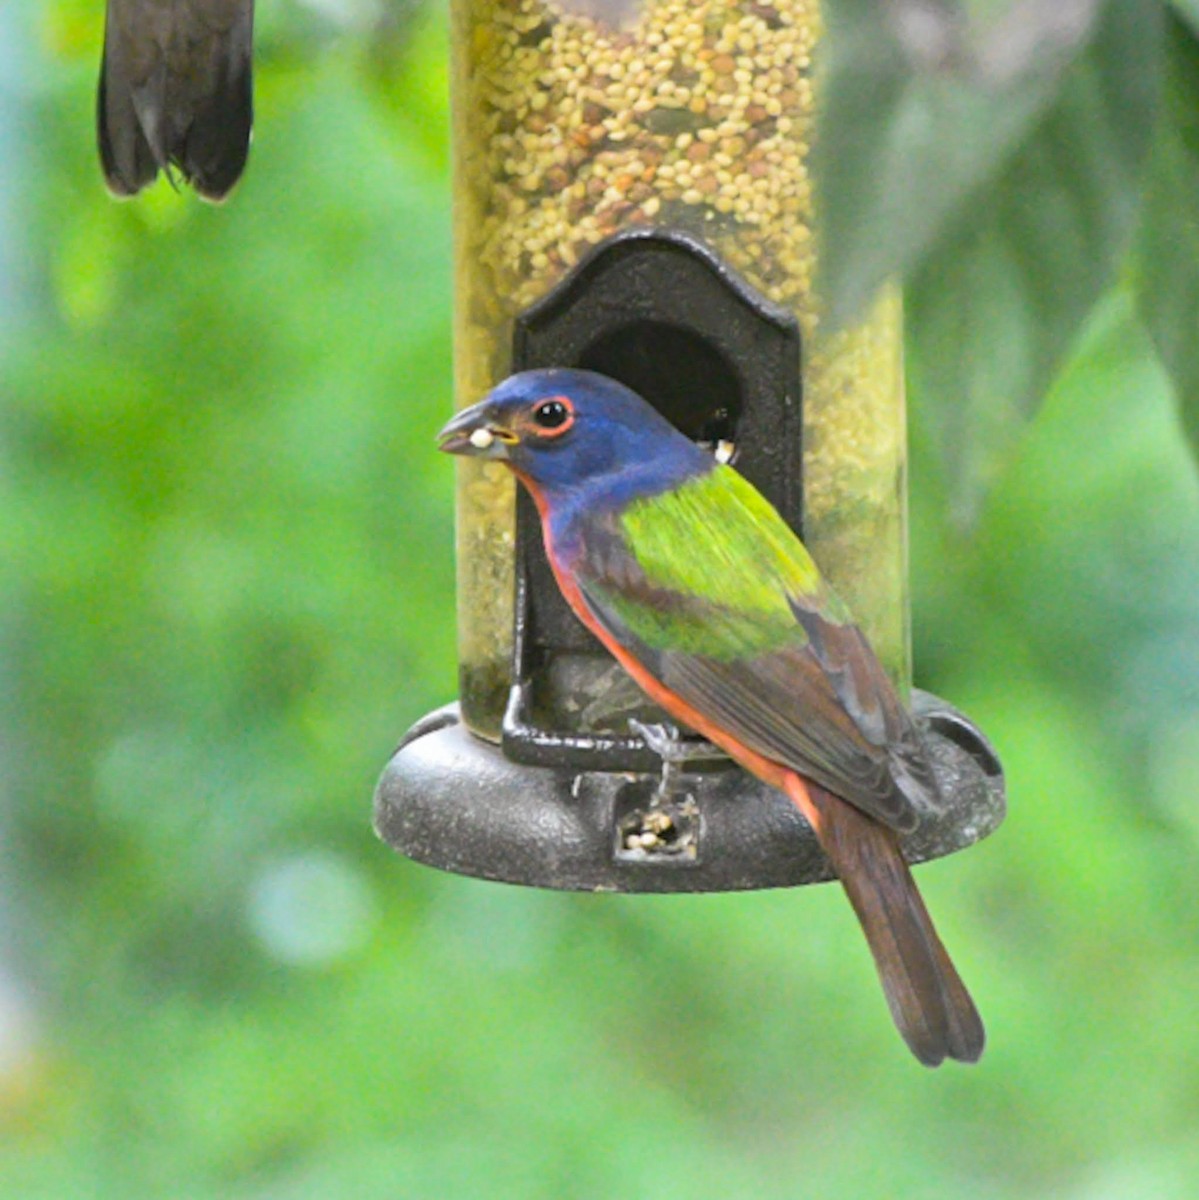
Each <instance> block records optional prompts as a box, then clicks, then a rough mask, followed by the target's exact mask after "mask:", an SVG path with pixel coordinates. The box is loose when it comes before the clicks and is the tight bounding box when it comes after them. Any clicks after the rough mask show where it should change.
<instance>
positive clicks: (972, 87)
mask: <svg viewBox="0 0 1199 1200" xmlns="http://www.w3.org/2000/svg"><path fill="white" fill-rule="evenodd" d="M971 7H972V8H973V9H974V10H979V9H980V7H981V8H982V9H983V10H984V11H983V12H976V14H975V18H974V19H968V17H967V14H966V12H965V10H964V9H963V7H962V6H960V5H957V4H951V3H947V2H944V0H890V2H887V0H840V2H839V3H836V4H832V5H830V8H829V40H828V48H829V49H828V60H827V63H826V74H825V78H824V80H823V81H822V88H823V93H822V94H823V109H822V115H821V125H820V134H819V138H818V140H817V149H816V154H817V160H816V174H817V178H818V179H819V181H820V194H821V205H822V221H823V237H824V245H823V260H822V264H821V271H822V284H821V286H822V290H823V293H824V297H825V301H826V303H827V305H828V308H829V310H830V312H831V314H832V319H833V320H834V321H835V322H837V323H842V322H844V321H847V320H849V319H851V318H852V317H853V316H854V314H856V313H858V312H860V311H861V310H862V309H863V308H864V307H865V305H866V303H867V301H868V300H869V299H870V297H871V296H872V295H873V293H874V291H875V290H876V289H877V288H878V287H879V285H880V284H882V283H883V282H884V281H885V280H887V279H889V278H892V277H893V276H895V275H899V274H906V273H907V272H908V271H909V270H910V269H912V268H913V267H914V266H916V265H917V264H918V263H919V262H920V261H921V258H922V256H923V255H924V254H925V253H926V252H927V251H928V250H929V248H930V247H931V246H932V245H933V244H934V242H936V240H937V239H938V237H939V236H940V235H941V233H942V232H943V230H944V228H945V226H946V223H947V222H949V221H951V220H952V218H953V217H955V216H956V215H958V214H960V213H961V212H962V210H963V208H964V206H966V205H967V203H968V202H970V201H972V200H973V199H974V198H975V196H976V194H977V193H978V191H979V189H980V188H981V187H982V186H983V185H985V184H986V182H987V181H988V180H989V179H992V178H994V177H995V175H996V174H997V173H998V172H999V170H1000V169H1001V167H1002V165H1003V163H1004V162H1005V161H1006V160H1007V159H1008V158H1009V156H1010V155H1011V154H1012V152H1013V151H1014V150H1015V148H1016V146H1017V145H1018V143H1019V141H1020V139H1021V138H1022V137H1023V136H1024V134H1025V133H1026V132H1027V131H1028V129H1029V128H1030V126H1031V125H1032V124H1033V122H1034V121H1035V120H1036V118H1037V117H1038V116H1039V115H1040V114H1041V113H1042V112H1043V111H1044V110H1045V108H1046V107H1047V106H1048V105H1049V104H1050V103H1051V102H1052V101H1053V99H1054V97H1055V95H1056V93H1057V91H1058V87H1059V84H1060V82H1061V78H1062V74H1063V72H1064V71H1065V69H1066V68H1067V67H1068V66H1069V64H1070V63H1071V61H1072V60H1073V59H1074V58H1075V57H1076V55H1077V54H1078V53H1079V52H1080V50H1081V48H1082V47H1083V46H1084V45H1085V43H1086V40H1087V37H1088V35H1089V34H1090V33H1091V32H1092V30H1093V28H1094V26H1095V23H1096V22H1095V17H1096V12H1097V9H1098V8H1099V4H1098V2H1097V0H1015V2H1013V3H1008V4H1006V5H1003V6H1001V10H1000V11H999V12H998V13H996V12H995V9H996V4H995V3H994V2H992V3H989V4H985V5H980V4H978V3H975V4H973V5H972V6H971ZM1134 7H1135V6H1134ZM984 16H987V17H989V18H990V19H989V20H986V21H984V20H983V19H982V18H983V17H984Z"/></svg>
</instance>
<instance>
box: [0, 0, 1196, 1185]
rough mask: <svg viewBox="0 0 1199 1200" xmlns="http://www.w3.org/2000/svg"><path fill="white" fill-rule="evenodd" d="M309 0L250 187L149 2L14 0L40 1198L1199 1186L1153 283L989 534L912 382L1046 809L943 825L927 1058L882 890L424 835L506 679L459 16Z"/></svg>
mask: <svg viewBox="0 0 1199 1200" xmlns="http://www.w3.org/2000/svg"><path fill="white" fill-rule="evenodd" d="M264 7H265V11H262V12H261V13H260V20H259V40H258V47H259V63H260V70H259V73H258V121H257V130H258V133H257V141H256V144H255V147H254V150H253V153H252V156H251V163H250V169H249V171H248V174H247V177H246V179H245V181H244V183H243V185H242V187H241V189H240V191H239V192H238V193H237V195H236V197H235V198H234V200H233V201H232V202H231V203H230V204H229V205H228V206H227V207H225V208H224V209H221V210H216V209H212V208H209V207H205V206H204V205H202V204H200V203H198V202H196V201H195V200H194V199H193V198H192V197H191V196H188V195H178V194H175V193H174V192H172V191H171V190H170V189H169V187H166V186H163V185H159V186H158V187H157V188H156V189H155V190H153V191H152V192H151V193H150V194H149V195H147V196H146V197H144V198H142V199H141V200H139V201H138V202H136V203H130V204H124V205H118V204H115V203H113V202H111V201H109V200H108V198H107V197H106V196H105V194H104V192H103V189H102V186H101V183H100V177H99V172H98V168H97V164H96V161H95V155H94V148H93V143H92V104H93V89H94V84H95V72H96V65H97V61H98V57H99V47H100V30H101V16H102V12H101V10H102V5H101V4H99V3H98V2H93V0H56V2H54V3H42V4H38V3H34V0H22V2H19V3H12V2H10V3H9V4H7V5H5V6H4V7H3V8H0V306H2V311H0V355H2V358H0V405H2V407H0V514H2V515H0V704H2V705H3V707H2V710H0V755H2V759H0V1195H3V1196H5V1197H13V1198H14V1200H18V1198H19V1200H43V1198H45V1200H75V1198H81V1200H84V1198H91V1197H95V1198H97V1200H101V1198H103V1200H108V1198H110V1197H111V1198H118V1197H119V1198H121V1200H131V1198H134V1200H141V1198H158V1197H162V1198H171V1200H182V1198H191V1197H196V1198H205V1200H217V1198H220V1200H225V1198H234V1200H242V1198H245V1200H251V1198H253V1200H259V1198H262V1200H266V1198H268V1197H269V1198H270V1200H301V1198H303V1200H309V1198H312V1200H316V1198H322V1200H323V1198H329V1200H336V1198H341V1197H346V1198H355V1200H357V1198H359V1197H487V1198H490V1197H497V1198H500V1197H514V1198H520V1200H537V1198H541V1197H544V1198H546V1200H567V1198H575V1197H577V1198H579V1200H605V1198H608V1197H613V1198H615V1197H646V1198H649V1200H667V1198H673V1197H680V1198H683V1197H686V1198H689V1200H691V1198H701V1200H702V1198H707V1197H729V1196H737V1197H739V1196H753V1197H763V1198H774V1197H778V1198H780V1200H781V1198H784V1197H800V1196H805V1197H806V1196H811V1197H828V1196H863V1197H872V1196H898V1195H902V1196H906V1197H915V1198H926V1197H927V1198H932V1197H946V1198H948V1197H954V1198H957V1197H961V1196H964V1195H969V1196H972V1197H983V1198H989V1197H996V1198H998V1197H1026V1196H1033V1195H1035V1196H1049V1195H1052V1196H1062V1197H1068V1198H1071V1200H1073V1198H1078V1200H1082V1198H1084V1197H1085V1198H1088V1200H1089V1198H1109V1197H1110V1198H1117V1197H1119V1198H1125V1197H1132V1196H1136V1197H1159V1196H1160V1197H1180V1198H1181V1197H1189V1196H1193V1195H1195V1188H1196V1184H1195V1180H1196V1179H1199V1136H1197V1127H1199V858H1197V855H1196V849H1197V846H1196V843H1197V840H1199V806H1197V804H1196V778H1197V777H1199V503H1197V501H1199V480H1197V477H1196V470H1195V466H1194V462H1193V460H1192V458H1191V457H1190V455H1189V453H1188V450H1187V447H1186V444H1185V442H1184V439H1183V436H1182V432H1181V426H1180V423H1179V419H1178V416H1177V414H1176V411H1175V403H1174V399H1173V395H1172V392H1171V389H1170V386H1169V383H1168V381H1167V379H1166V377H1165V375H1164V374H1163V373H1162V371H1161V368H1160V367H1159V366H1158V364H1157V360H1156V359H1155V357H1154V355H1153V353H1152V350H1151V349H1150V344H1149V342H1148V340H1147V337H1146V335H1145V334H1144V333H1143V332H1142V331H1141V327H1140V325H1139V324H1138V323H1137V321H1136V320H1135V318H1134V316H1133V305H1132V302H1131V300H1130V299H1129V296H1128V295H1127V294H1126V291H1125V289H1124V287H1123V286H1122V285H1120V284H1117V286H1115V287H1114V288H1113V289H1112V290H1111V291H1110V292H1109V293H1108V294H1107V295H1106V296H1105V298H1104V299H1103V300H1102V301H1101V302H1100V304H1099V305H1098V307H1097V308H1096V309H1095V311H1094V312H1093V313H1092V315H1091V316H1090V318H1089V321H1088V323H1087V325H1086V328H1085V330H1084V331H1083V333H1082V334H1081V336H1080V337H1079V339H1078V340H1077V342H1076V344H1075V345H1074V347H1073V349H1072V351H1071V353H1070V356H1069V361H1068V362H1067V364H1066V366H1065V368H1064V370H1063V371H1062V372H1061V374H1060V375H1059V376H1058V378H1057V380H1056V382H1055V383H1054V386H1053V388H1052V390H1051V392H1050V394H1049V396H1048V399H1047V400H1046V402H1045V404H1044V406H1043V408H1042V409H1041V411H1040V413H1039V414H1038V416H1037V417H1036V419H1035V421H1034V422H1033V423H1032V424H1031V426H1030V427H1029V428H1028V429H1027V431H1026V432H1025V433H1024V434H1023V436H1022V437H1021V438H1020V439H1019V441H1018V444H1017V446H1016V450H1015V454H1014V457H1013V459H1012V460H1011V463H1010V465H1009V466H1008V467H1007V469H1006V470H1005V471H1004V473H1003V475H1002V477H1001V478H1000V479H999V481H998V483H997V484H996V486H995V487H994V489H993V490H992V491H991V492H990V494H989V495H988V497H987V499H986V500H985V503H984V506H983V508H982V511H981V515H980V517H979V519H978V523H977V525H976V526H975V528H974V529H973V530H972V531H971V532H970V533H968V534H966V533H962V532H961V531H960V528H959V527H958V526H956V525H953V524H951V523H950V522H949V521H947V520H946V518H945V515H944V514H945V513H946V511H947V508H948V507H949V502H948V500H947V491H948V488H949V487H950V483H949V482H948V481H947V478H946V468H945V467H944V465H943V459H942V456H941V455H940V453H939V451H938V449H937V447H936V445H935V443H936V442H937V441H938V437H937V434H936V432H935V431H934V430H933V429H931V428H930V421H929V418H928V415H927V411H928V410H927V409H926V408H924V407H922V402H921V396H920V394H919V392H918V391H916V393H915V394H914V395H913V398H912V405H913V464H912V508H913V587H914V597H915V642H916V661H917V675H918V680H919V682H920V683H921V684H922V685H923V686H925V687H927V688H930V689H932V690H934V691H936V692H938V693H940V694H942V695H944V696H946V697H948V698H950V699H952V700H953V701H954V702H955V703H957V704H959V705H960V706H961V707H963V708H964V709H966V710H967V711H968V712H969V713H970V714H971V715H972V716H973V717H974V718H976V719H977V720H978V721H979V723H980V724H981V725H982V726H983V728H984V729H986V730H987V732H988V733H989V734H990V735H991V737H992V738H993V739H994V741H995V742H996V743H997V745H998V748H999V750H1000V751H1001V754H1002V756H1003V759H1004V763H1005V766H1006V768H1007V771H1008V778H1009V785H1010V810H1011V812H1010V816H1009V818H1008V821H1007V823H1006V824H1005V825H1004V826H1003V828H1002V829H1001V830H1000V832H999V833H998V834H996V835H995V836H994V837H993V838H992V839H991V840H990V841H988V842H985V843H983V844H982V845H980V846H978V847H976V848H974V849H972V850H970V851H969V852H967V853H965V854H963V855H960V856H956V857H954V858H952V859H949V860H945V861H941V862H938V863H935V864H930V865H928V866H926V867H923V868H921V870H920V872H919V877H920V881H921V884H922V887H923V889H924V891H925V895H926V896H927V898H928V900H929V904H930V907H931V908H932V910H933V912H934V913H935V914H936V915H937V918H938V924H939V926H940V928H941V930H942V932H943V934H944V936H945V939H946V942H947V943H948V944H949V945H950V946H951V948H952V949H953V952H954V956H955V958H956V959H957V961H958V963H959V965H960V967H961V969H962V973H963V975H964V976H965V977H966V979H968V980H969V982H970V985H971V988H972V990H973V991H974V993H975V996H976V998H977V999H978V1002H979V1006H980V1008H981V1009H982V1011H983V1013H984V1016H985V1018H986V1020H987V1025H988V1031H989V1035H990V1045H989V1048H988V1051H987V1054H986V1056H985V1058H984V1060H983V1062H982V1063H981V1065H980V1066H978V1067H977V1068H972V1069H960V1068H955V1067H953V1066H950V1067H946V1068H944V1069H942V1070H941V1071H938V1072H935V1073H932V1072H927V1071H924V1070H922V1069H920V1068H918V1067H917V1066H916V1065H915V1064H914V1063H913V1062H912V1060H911V1059H910V1058H909V1056H908V1054H907V1052H906V1051H905V1049H904V1047H903V1045H902V1043H901V1042H900V1040H899V1039H898V1037H897V1036H896V1035H895V1032H894V1030H893V1029H892V1028H891V1024H890V1022H889V1020H888V1019H887V1014H886V1011H885V1008H884V1005H883V1002H882V999H881V996H880V994H879V990H878V988H877V985H876V983H875V979H874V975H873V970H872V967H871V965H870V963H869V960H868V956H867V954H866V952H865V949H864V946H863V944H862V941H861V938H860V935H859V933H858V931H857V928H856V926H855V922H854V919H853V917H852V915H851V912H850V909H849V906H848V905H847V904H846V903H845V901H844V898H843V896H842V895H841V894H840V892H839V891H838V890H837V889H834V888H813V889H807V890H804V891H801V892H780V893H765V894H753V895H741V896H727V897H724V896H717V897H702V898H621V897H589V896H569V895H567V896H564V895H556V894H548V893H539V892H530V891H524V890H520V889H515V888H509V887H502V886H497V885H487V884H482V883H478V882H474V881H471V880H465V879H460V878H454V877H450V876H445V875H440V874H437V873H435V872H433V871H431V870H428V869H426V868H423V867H419V866H415V865H413V864H411V863H408V862H406V861H404V860H402V859H400V858H398V857H396V856H395V855H393V854H392V853H391V852H389V851H388V850H386V849H385V848H384V847H383V846H382V845H381V844H380V843H378V842H377V841H376V840H375V839H374V837H373V835H372V833H371V830H370V799H371V790H372V786H373V784H374V780H375V778H376V776H377V774H378V772H379V770H380V769H381V767H382V766H383V764H384V762H385V761H386V759H387V757H388V755H389V753H390V751H391V749H392V748H393V746H394V744H395V742H396V740H397V738H398V737H399V735H400V734H401V733H402V732H403V730H404V729H405V728H406V726H407V725H408V724H409V723H410V722H411V721H412V720H413V719H415V718H416V717H417V716H419V715H421V714H422V713H423V712H425V711H426V710H428V709H430V708H432V707H434V706H436V705H438V704H440V703H443V702H444V701H445V700H447V699H448V698H450V697H451V696H452V695H453V690H454V637H453V627H452V621H451V618H450V615H449V614H450V613H451V611H452V608H451V605H452V600H451V589H452V575H453V562H452V549H451V547H452V507H451V474H452V472H451V470H450V468H449V465H448V464H447V463H446V462H445V461H444V460H439V459H438V456H437V455H436V454H435V452H434V450H433V446H432V435H433V433H434V431H435V430H436V428H437V427H438V424H439V422H440V421H441V420H442V419H443V418H444V416H445V414H446V412H447V411H448V407H449V394H450V386H449V371H450V342H449V326H450V304H451V300H450V270H449V236H448V208H449V194H448V183H447V155H448V151H447V144H446V136H447V133H446V124H447V122H446V100H445V74H446V48H445V39H446V31H445V17H444V13H443V11H442V9H441V7H440V5H432V6H430V7H427V8H424V9H417V8H411V9H410V8H408V7H404V6H400V7H399V8H396V7H393V8H392V9H390V10H388V11H389V12H390V14H391V16H392V17H393V18H394V19H392V20H389V21H387V22H385V23H384V24H383V25H382V26H380V25H379V24H378V23H377V22H376V20H375V19H374V15H377V14H374V10H373V8H372V6H370V5H366V4H361V5H359V4H354V3H350V2H349V0H346V2H345V3H338V4H333V3H321V4H316V3H312V4H310V5H309V6H303V5H300V4H291V3H280V4H276V5H273V6H264ZM372 14H374V15H372Z"/></svg>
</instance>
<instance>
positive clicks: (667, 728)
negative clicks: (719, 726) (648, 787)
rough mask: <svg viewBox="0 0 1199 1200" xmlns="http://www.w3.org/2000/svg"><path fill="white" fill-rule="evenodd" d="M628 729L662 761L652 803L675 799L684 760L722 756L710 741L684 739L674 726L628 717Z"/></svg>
mask: <svg viewBox="0 0 1199 1200" xmlns="http://www.w3.org/2000/svg"><path fill="white" fill-rule="evenodd" d="M629 728H630V729H631V730H632V731H633V732H634V733H635V734H637V736H638V737H640V738H641V740H642V741H643V742H645V744H646V745H647V746H648V747H649V748H650V749H651V750H652V751H653V752H654V753H655V754H656V755H657V756H658V757H659V758H660V759H661V760H662V778H661V779H660V780H659V782H658V789H657V791H656V793H655V794H654V801H653V802H654V804H666V803H669V802H670V801H671V800H672V799H673V798H674V796H675V794H676V792H677V791H678V785H679V778H680V776H681V775H682V774H683V773H684V768H685V766H686V764H687V763H690V762H711V761H713V760H714V759H719V758H723V757H724V754H723V752H722V751H721V750H720V749H719V748H718V747H716V746H713V745H712V743H711V742H706V741H704V742H698V741H692V740H690V739H685V738H684V737H683V735H682V734H681V733H680V731H679V728H678V726H677V725H671V724H668V723H666V722H662V723H650V722H647V721H637V720H633V719H630V720H629Z"/></svg>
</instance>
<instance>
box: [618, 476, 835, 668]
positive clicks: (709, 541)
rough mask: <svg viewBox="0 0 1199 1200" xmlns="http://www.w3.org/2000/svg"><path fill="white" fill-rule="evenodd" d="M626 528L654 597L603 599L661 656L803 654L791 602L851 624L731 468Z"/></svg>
mask: <svg viewBox="0 0 1199 1200" xmlns="http://www.w3.org/2000/svg"><path fill="white" fill-rule="evenodd" d="M619 528H620V532H621V534H622V536H623V538H624V541H625V543H626V545H627V547H628V550H629V552H630V553H631V554H632V556H633V557H634V558H635V559H636V560H637V563H638V565H639V567H640V568H641V571H642V572H643V573H644V575H645V580H646V583H647V585H648V587H649V589H651V592H652V593H653V595H652V597H651V596H640V595H636V596H635V595H631V594H629V593H628V592H624V593H617V592H616V591H614V590H609V589H607V588H604V589H603V590H604V592H605V596H604V599H605V601H606V602H607V603H608V604H609V605H610V606H611V608H613V609H614V610H615V611H616V613H617V614H618V615H619V617H620V619H621V620H622V621H623V622H624V624H625V625H626V626H627V627H628V628H629V630H630V631H631V632H632V633H633V634H634V635H635V636H637V637H638V638H639V639H640V640H641V641H642V642H644V643H645V644H646V645H648V646H652V647H654V648H655V649H663V650H675V651H681V652H684V653H695V654H703V655H705V656H707V657H710V658H717V659H734V658H752V657H757V656H759V655H761V654H766V653H770V652H771V651H773V650H776V649H780V648H782V647H783V646H785V645H795V644H800V645H802V644H803V643H804V642H805V641H806V635H805V634H804V632H803V628H802V627H801V626H800V625H799V623H798V622H797V621H796V618H795V614H794V612H793V611H792V607H791V602H792V601H794V602H797V603H800V604H803V605H805V606H807V607H811V608H814V609H817V610H819V611H820V612H821V615H822V616H824V617H825V619H827V620H832V621H843V620H847V619H848V614H847V613H846V612H845V609H844V606H843V605H842V604H841V602H840V601H839V600H838V599H837V597H836V596H835V595H834V594H833V593H832V591H831V590H830V589H829V588H828V587H827V586H826V585H825V583H824V581H823V580H822V579H821V576H820V572H819V570H818V569H817V567H816V564H815V563H814V562H813V561H812V558H811V555H809V554H808V552H807V550H806V549H805V548H804V546H803V543H802V542H800V540H799V538H798V537H796V536H795V534H794V533H793V532H792V531H791V529H790V527H789V526H788V525H787V523H786V522H785V521H784V520H783V519H782V517H780V516H779V514H778V513H777V512H776V511H775V510H774V509H773V508H772V507H771V506H770V504H769V503H768V502H767V501H766V500H765V498H764V497H763V496H762V495H761V494H760V493H759V492H758V491H757V490H756V489H755V488H754V487H753V485H752V484H750V483H749V482H748V481H747V480H746V479H744V478H743V477H742V476H741V475H739V474H738V473H737V472H736V471H734V470H733V469H732V468H731V467H726V466H722V465H717V466H716V467H714V468H713V470H711V471H709V472H707V473H706V474H704V475H701V476H697V477H696V478H694V479H692V480H689V481H688V482H687V483H684V484H683V485H682V486H680V487H678V488H675V489H674V490H672V491H668V492H661V493H659V494H657V495H655V496H650V497H647V498H646V499H644V500H637V501H634V502H633V503H632V504H630V505H629V506H628V508H627V509H625V511H624V512H623V513H622V514H621V516H620V518H619ZM601 586H602V585H601Z"/></svg>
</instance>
